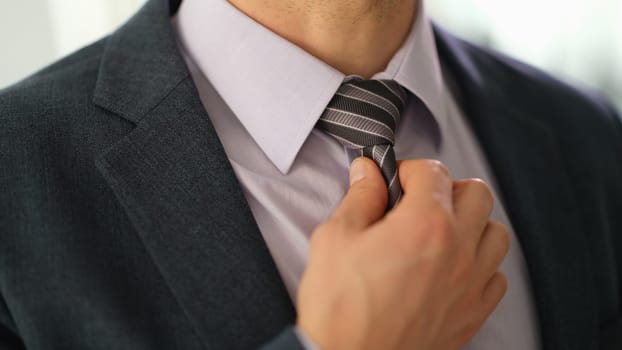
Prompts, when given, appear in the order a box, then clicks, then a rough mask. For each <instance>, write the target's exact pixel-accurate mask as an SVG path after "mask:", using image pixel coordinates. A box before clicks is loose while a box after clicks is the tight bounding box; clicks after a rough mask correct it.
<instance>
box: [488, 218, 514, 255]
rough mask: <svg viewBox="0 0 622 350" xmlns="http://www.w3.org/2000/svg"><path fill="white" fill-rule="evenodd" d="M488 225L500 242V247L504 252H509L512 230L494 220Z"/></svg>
mask: <svg viewBox="0 0 622 350" xmlns="http://www.w3.org/2000/svg"><path fill="white" fill-rule="evenodd" d="M488 225H489V227H490V229H491V230H492V233H493V234H494V235H495V237H496V239H497V240H498V242H499V245H500V246H501V247H502V248H503V251H504V252H507V251H508V250H509V249H510V230H509V229H508V227H507V226H505V225H504V224H503V223H501V222H499V221H494V220H491V221H489V222H488Z"/></svg>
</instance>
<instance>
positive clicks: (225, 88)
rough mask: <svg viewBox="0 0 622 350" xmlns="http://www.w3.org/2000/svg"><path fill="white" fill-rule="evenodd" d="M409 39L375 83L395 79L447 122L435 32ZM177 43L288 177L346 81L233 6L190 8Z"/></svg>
mask: <svg viewBox="0 0 622 350" xmlns="http://www.w3.org/2000/svg"><path fill="white" fill-rule="evenodd" d="M417 13H418V14H417V17H416V19H415V22H414V24H413V26H412V29H411V32H410V34H409V35H408V37H407V39H406V40H405V42H404V44H403V45H402V47H401V48H400V49H399V50H398V52H397V53H396V54H395V55H394V57H393V58H392V60H391V61H390V63H389V65H388V66H387V68H386V70H385V71H384V72H380V73H378V74H376V75H374V77H373V78H376V79H395V80H396V81H397V82H399V83H400V84H401V85H402V86H404V87H405V88H407V89H408V90H409V91H410V92H411V93H413V94H414V95H416V96H418V97H419V98H420V99H421V100H422V101H423V102H424V103H425V104H426V106H427V107H428V109H429V110H430V111H431V112H432V114H433V115H434V116H441V113H440V112H442V110H441V108H440V107H441V104H440V101H441V99H440V93H441V87H442V78H441V70H440V64H439V62H438V56H437V52H436V47H435V43H434V36H433V34H432V30H431V25H430V23H429V21H428V20H427V18H426V17H425V15H424V14H423V6H420V8H419V9H418V11H417ZM176 22H177V30H178V37H179V40H180V44H181V45H182V46H183V48H184V49H185V51H186V52H187V53H188V54H189V56H190V57H191V58H192V60H194V61H195V62H196V63H197V66H198V67H199V69H200V70H201V73H203V75H205V77H206V78H207V79H208V80H209V81H210V83H211V84H212V85H213V86H214V88H215V89H216V91H217V92H218V94H219V95H220V96H221V97H222V99H223V100H224V101H225V103H226V104H227V105H228V106H229V108H230V109H231V110H232V111H233V113H234V114H235V116H236V117H237V118H238V119H239V120H240V122H241V124H242V125H243V126H244V128H245V129H246V130H247V131H248V133H249V134H250V135H251V137H252V138H253V140H254V141H255V142H256V143H257V145H258V146H259V147H260V148H261V149H262V151H263V152H264V153H265V154H266V156H267V157H268V158H269V159H270V160H271V161H272V163H273V164H274V165H275V166H276V167H277V168H278V169H279V171H280V172H281V173H283V174H287V172H288V171H289V169H290V167H291V166H292V164H293V162H294V160H295V158H296V155H297V154H298V152H299V151H300V148H301V147H302V145H303V144H304V142H305V140H306V139H307V137H308V136H309V134H310V133H311V131H312V130H313V127H314V126H315V124H316V122H317V120H318V119H319V117H320V115H321V114H322V112H323V111H324V108H325V107H326V105H328V102H329V101H330V99H331V98H332V97H333V95H334V93H335V92H336V91H337V89H338V88H339V85H340V84H341V83H342V82H343V81H344V79H345V78H346V77H345V76H344V74H342V73H341V72H339V71H337V70H336V69H334V68H332V67H331V66H329V65H327V64H326V63H324V62H323V61H321V60H319V59H317V58H316V57H314V56H312V55H311V54H309V53H307V52H306V51H304V50H302V49H301V48H299V47H298V46H296V45H294V44H292V43H290V42H289V41H287V40H285V39H284V38H282V37H280V36H278V35H277V34H275V33H274V32H272V31H270V30H269V29H267V28H265V27H264V26H262V25H261V24H259V23H257V22H255V21H254V20H252V19H251V18H249V17H247V16H246V15H245V14H243V13H242V12H240V11H239V10H238V9H236V8H235V7H234V6H233V5H231V4H229V2H227V1H203V0H185V1H184V2H182V4H181V7H180V9H179V12H178V14H177V18H176Z"/></svg>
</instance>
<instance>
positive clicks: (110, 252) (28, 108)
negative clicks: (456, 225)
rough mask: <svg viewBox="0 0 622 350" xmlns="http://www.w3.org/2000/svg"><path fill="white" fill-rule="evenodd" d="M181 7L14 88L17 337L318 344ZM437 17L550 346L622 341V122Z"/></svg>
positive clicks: (593, 100)
mask: <svg viewBox="0 0 622 350" xmlns="http://www.w3.org/2000/svg"><path fill="white" fill-rule="evenodd" d="M177 5H178V4H175V2H172V3H170V4H169V3H167V2H166V1H164V0H151V1H149V2H148V3H147V4H146V5H145V6H144V7H143V8H142V9H141V10H140V11H139V12H138V13H137V14H136V15H135V16H134V17H133V18H132V19H131V20H130V21H129V22H127V23H126V24H125V25H124V26H123V27H122V28H120V29H119V30H117V31H116V32H115V33H113V34H112V35H110V36H108V37H106V38H104V39H102V40H100V41H98V42H96V43H94V44H92V45H90V46H88V47H86V48H84V49H82V50H80V51H78V52H76V53H74V54H72V55H70V56H68V57H66V58H64V59H62V60H60V61H59V62H57V63H54V64H52V65H51V66H49V67H47V68H45V69H43V70H42V71H40V72H38V73H36V74H35V75H33V76H32V77H30V78H28V79H26V80H24V81H22V82H20V83H18V84H17V85H15V86H13V87H10V88H8V89H5V90H3V91H2V92H0V349H12V350H14V349H23V348H28V349H107V350H108V349H250V348H257V347H259V346H262V344H263V346H265V348H266V349H273V350H274V349H280V348H282V349H296V348H300V347H301V346H300V344H299V343H298V341H297V340H296V337H295V336H294V334H293V333H292V329H291V327H289V326H288V325H291V324H293V323H294V321H295V316H296V315H295V311H294V308H293V306H292V303H291V302H290V300H289V298H288V296H287V293H286V291H285V288H284V286H283V283H282V282H281V280H280V278H279V275H278V273H277V270H276V268H275V266H274V263H273V261H272V259H271V256H270V254H269V252H268V250H267V248H266V245H265V243H264V241H263V240H262V236H261V234H260V232H259V230H258V228H257V224H256V223H255V221H254V219H253V216H252V214H251V212H250V210H249V207H248V205H247V203H246V201H245V199H244V196H243V194H242V191H241V189H240V186H239V184H238V182H237V180H236V177H235V175H234V172H233V170H232V168H231V166H230V164H229V162H228V160H227V157H226V155H225V153H224V151H223V148H222V145H221V143H220V142H219V140H218V137H217V135H216V133H215V132H214V129H213V127H212V125H211V124H210V119H209V116H208V115H207V114H206V112H205V109H204V108H203V106H202V105H201V102H200V100H199V97H198V96H197V92H196V90H195V87H194V85H193V82H192V80H191V78H190V76H189V73H188V71H187V69H186V66H185V65H184V62H183V59H182V57H181V56H180V53H179V52H178V49H177V46H176V42H175V36H174V33H173V30H172V29H171V25H170V19H169V15H170V13H171V12H172V11H175V10H176V6H177ZM435 32H436V40H437V44H438V49H439V51H440V56H441V59H442V61H443V63H444V65H445V66H446V67H447V68H448V69H449V70H450V71H451V74H452V75H453V76H454V77H455V78H456V84H457V88H458V90H459V91H460V93H461V96H462V99H461V103H462V108H463V109H464V110H465V112H466V115H467V116H468V117H469V122H470V124H471V126H472V127H473V129H474V130H475V133H476V135H477V137H478V139H479V141H480V143H481V145H482V147H483V149H484V151H485V155H486V157H487V160H488V161H489V163H490V164H491V167H492V170H493V172H494V174H495V176H496V178H497V179H498V182H499V186H500V189H501V192H502V195H503V199H504V201H505V204H506V208H507V209H508V212H509V216H510V219H511V221H512V224H513V225H514V227H515V229H516V232H517V233H518V235H519V239H520V243H521V244H522V247H523V249H524V252H525V255H526V259H527V262H528V267H529V272H530V276H531V280H532V282H533V288H534V289H535V299H536V303H537V308H538V314H539V320H540V325H541V333H542V344H543V348H544V349H580V350H585V349H621V348H622V345H621V344H622V317H621V311H622V310H621V297H622V289H621V288H622V285H621V282H622V218H620V213H622V184H621V180H622V126H621V123H620V120H619V119H618V117H617V116H616V114H615V112H614V111H613V109H612V108H611V107H610V106H609V105H608V104H607V103H605V102H603V100H602V99H600V98H599V97H598V96H596V95H587V94H584V93H582V92H580V91H578V90H576V89H574V88H572V87H569V86H567V85H564V84H562V83H560V82H558V81H556V80H554V79H552V78H551V77H549V76H547V75H545V74H543V73H542V72H539V71H537V70H535V69H533V68H530V67H527V66H525V65H523V64H520V63H518V62H515V61H513V60H511V59H509V58H506V57H503V56H501V55H499V54H496V53H492V52H488V51H486V50H484V49H481V48H478V47H476V46H474V45H471V44H469V43H467V42H464V41H462V40H460V39H457V38H455V37H453V36H452V35H450V34H448V33H446V32H444V31H443V30H441V29H439V28H436V30H435ZM510 288H511V286H510Z"/></svg>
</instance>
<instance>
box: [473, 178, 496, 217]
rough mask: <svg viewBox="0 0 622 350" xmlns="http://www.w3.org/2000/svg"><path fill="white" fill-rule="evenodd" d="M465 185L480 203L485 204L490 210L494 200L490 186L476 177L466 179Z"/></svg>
mask: <svg viewBox="0 0 622 350" xmlns="http://www.w3.org/2000/svg"><path fill="white" fill-rule="evenodd" d="M466 186H467V187H468V188H469V190H470V191H471V192H472V193H473V194H474V195H476V196H477V197H478V199H479V201H480V202H481V203H482V204H485V205H486V207H487V208H490V210H492V206H493V202H494V198H493V195H492V190H491V189H490V186H488V184H487V183H486V182H484V180H482V179H478V178H473V179H468V180H467V181H466ZM490 210H489V211H490Z"/></svg>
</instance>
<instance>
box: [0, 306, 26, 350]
mask: <svg viewBox="0 0 622 350" xmlns="http://www.w3.org/2000/svg"><path fill="white" fill-rule="evenodd" d="M25 349H26V347H25V346H24V343H23V342H22V340H21V339H20V338H19V337H18V336H17V333H16V330H15V325H14V324H13V320H12V318H11V315H10V314H9V310H8V308H7V306H6V303H5V302H4V299H2V296H0V350H25Z"/></svg>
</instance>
